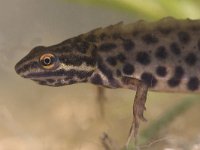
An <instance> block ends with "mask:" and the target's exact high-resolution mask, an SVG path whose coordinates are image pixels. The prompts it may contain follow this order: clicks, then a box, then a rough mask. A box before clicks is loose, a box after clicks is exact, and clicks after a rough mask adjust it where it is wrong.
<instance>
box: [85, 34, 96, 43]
mask: <svg viewBox="0 0 200 150" xmlns="http://www.w3.org/2000/svg"><path fill="white" fill-rule="evenodd" d="M86 41H88V42H96V41H97V39H96V36H95V35H94V34H89V35H88V36H87V37H86Z"/></svg>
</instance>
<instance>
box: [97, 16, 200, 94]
mask: <svg viewBox="0 0 200 150" xmlns="http://www.w3.org/2000/svg"><path fill="white" fill-rule="evenodd" d="M94 32H96V33H94V34H97V35H98V36H97V39H98V43H97V44H98V55H99V57H100V58H101V59H102V63H104V65H105V66H106V67H107V68H106V69H107V70H111V72H112V74H113V76H114V77H116V78H117V76H128V77H132V78H136V79H139V80H142V81H144V82H145V83H146V84H147V85H148V86H149V87H150V89H152V90H157V91H172V92H184V91H200V20H189V19H187V20H176V19H173V18H170V17H169V18H164V19H162V20H160V21H158V22H152V23H151V22H150V23H149V22H145V21H138V22H136V23H134V24H128V25H123V24H122V23H119V24H117V25H113V26H109V27H107V28H104V29H99V30H96V31H94Z"/></svg>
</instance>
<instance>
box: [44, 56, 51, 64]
mask: <svg viewBox="0 0 200 150" xmlns="http://www.w3.org/2000/svg"><path fill="white" fill-rule="evenodd" d="M43 63H44V65H46V66H47V65H50V64H51V63H52V60H51V58H50V57H46V58H45V59H44V60H43Z"/></svg>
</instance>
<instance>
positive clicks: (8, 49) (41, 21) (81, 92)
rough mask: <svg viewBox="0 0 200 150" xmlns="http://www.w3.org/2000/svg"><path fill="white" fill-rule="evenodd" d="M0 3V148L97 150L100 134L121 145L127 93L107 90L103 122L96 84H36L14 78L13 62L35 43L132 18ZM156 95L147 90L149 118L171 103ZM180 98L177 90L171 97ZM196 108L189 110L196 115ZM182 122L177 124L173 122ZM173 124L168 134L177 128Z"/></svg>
mask: <svg viewBox="0 0 200 150" xmlns="http://www.w3.org/2000/svg"><path fill="white" fill-rule="evenodd" d="M0 3H1V5H0V58H1V59H0V150H10V149H13V148H14V149H15V150H66V149H77V150H94V149H102V146H101V144H100V140H99V139H100V138H99V137H100V136H101V135H102V133H103V132H107V133H109V134H110V135H111V137H113V139H114V140H115V141H116V143H118V144H119V145H121V144H123V143H124V142H125V140H126V137H127V133H128V130H129V127H130V123H131V119H132V118H131V109H132V108H131V107H132V99H133V96H134V93H133V92H132V91H129V90H117V91H116V90H107V91H106V96H107V99H108V100H107V104H106V116H105V119H104V120H103V119H101V118H100V117H99V111H98V105H97V102H96V100H95V99H96V94H97V93H96V91H97V90H96V88H95V86H92V85H89V84H77V85H71V86H65V87H60V88H52V87H44V86H40V85H37V84H36V83H34V82H32V81H30V80H26V79H23V78H21V77H19V76H18V75H17V74H16V73H15V71H14V65H15V64H16V62H17V61H19V60H20V59H21V58H22V57H23V56H24V55H25V54H27V53H28V52H29V51H30V49H31V48H33V47H35V46H37V45H46V46H48V45H52V44H55V43H58V42H61V41H63V40H65V39H67V38H70V37H73V36H76V35H78V34H81V33H84V32H87V31H89V30H91V29H94V28H97V27H100V26H106V25H110V24H115V23H117V22H120V21H122V20H123V21H127V22H131V21H133V20H135V19H134V18H133V17H131V16H128V15H126V14H122V13H119V12H114V11H111V10H110V11H109V10H108V9H103V8H98V7H90V6H86V5H85V6H84V5H83V6H81V5H76V4H68V3H66V2H63V1H55V0H42V1H40V0H28V1H27V0H15V1H13V0H7V1H3V0H0ZM157 95H158V94H150V97H149V99H148V104H147V107H148V109H147V110H148V113H146V116H147V118H148V120H150V121H151V120H153V118H154V119H156V118H157V116H159V115H160V114H162V112H163V111H165V110H167V108H170V107H171V106H173V105H174V104H175V103H176V101H174V100H173V98H174V95H173V94H172V95H170V94H165V95H164V96H162V95H161V96H159V98H160V99H163V101H162V102H161V101H160V99H159V98H158V96H157ZM184 96H185V95H183V96H182V95H180V94H179V95H178V97H177V96H176V97H177V98H176V99H178V98H180V97H184ZM155 97H157V99H155ZM169 99H172V100H171V101H169ZM163 103H164V107H163ZM161 106H162V107H161ZM198 108H199V107H197V106H196V107H195V108H194V109H192V110H193V111H194V112H196V113H197V112H198V111H195V110H198ZM193 111H191V115H192V114H193V113H192V112H193ZM191 115H189V116H191ZM197 115H198V114H197ZM192 116H194V117H193V119H194V120H192V119H191V120H192V122H194V126H192V125H191V124H188V125H191V126H192V127H191V128H192V129H194V130H193V132H192V133H193V134H192V135H193V138H195V137H197V136H198V135H199V132H200V129H199V128H198V126H200V125H199V121H198V120H199V119H198V118H197V117H199V116H196V115H192ZM195 118H196V119H195ZM182 119H183V120H184V117H183V118H182ZM183 120H182V121H183ZM182 123H184V121H183V122H178V126H179V125H180V124H182ZM147 125H148V123H145V124H143V125H142V126H143V128H145V126H147ZM176 125H177V124H176V122H175V127H176ZM172 127H173V126H172ZM175 127H174V128H173V129H174V130H175V131H173V132H176V131H177V130H176V128H175ZM195 127H196V128H195ZM182 129H183V130H185V128H184V127H182ZM169 130H170V128H169ZM197 131H198V132H197ZM161 136H164V135H163V134H161ZM161 145H162V144H161Z"/></svg>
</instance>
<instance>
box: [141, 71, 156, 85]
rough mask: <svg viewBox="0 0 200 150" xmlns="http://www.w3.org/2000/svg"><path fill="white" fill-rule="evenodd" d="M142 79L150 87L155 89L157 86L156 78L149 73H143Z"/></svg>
mask: <svg viewBox="0 0 200 150" xmlns="http://www.w3.org/2000/svg"><path fill="white" fill-rule="evenodd" d="M141 79H142V81H144V83H145V84H146V85H148V86H149V87H154V86H155V85H156V84H157V80H156V78H155V77H154V76H153V75H152V74H151V73H148V72H145V73H143V74H142V75H141Z"/></svg>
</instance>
